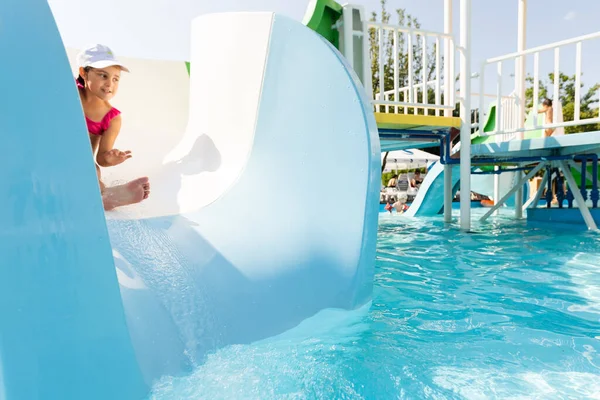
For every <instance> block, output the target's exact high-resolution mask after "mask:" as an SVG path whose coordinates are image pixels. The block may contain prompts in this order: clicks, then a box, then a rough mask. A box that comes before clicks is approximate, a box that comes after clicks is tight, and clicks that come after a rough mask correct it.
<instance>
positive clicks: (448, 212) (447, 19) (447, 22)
mask: <svg viewBox="0 0 600 400" xmlns="http://www.w3.org/2000/svg"><path fill="white" fill-rule="evenodd" d="M444 33H446V34H452V0H444ZM451 49H452V47H451V46H450V39H448V38H445V39H444V105H445V106H450V105H452V93H450V87H451V85H450V82H451V81H452V80H454V77H453V76H450V71H451V68H450V63H451V62H453V61H452V60H453V57H452V56H451V55H450V52H451V51H452V50H451ZM444 116H445V117H451V116H452V110H449V109H446V110H444ZM446 140H450V135H448V138H447V139H446ZM450 147H452V146H450ZM448 156H450V154H448ZM451 221H452V166H451V165H448V164H446V165H444V222H446V223H449V222H451Z"/></svg>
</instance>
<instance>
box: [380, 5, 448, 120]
mask: <svg viewBox="0 0 600 400" xmlns="http://www.w3.org/2000/svg"><path fill="white" fill-rule="evenodd" d="M380 3H381V11H380V13H379V14H378V13H377V12H375V11H373V12H372V13H371V21H373V22H380V23H384V24H389V23H390V18H391V14H390V13H389V12H388V11H387V10H386V4H387V0H380ZM396 18H397V24H398V25H400V26H405V27H409V28H414V29H420V28H421V24H420V23H419V21H418V19H417V18H416V17H415V16H413V15H412V14H410V13H408V12H407V11H406V9H404V8H399V9H397V10H396ZM392 23H393V22H392ZM397 35H398V36H397V38H396V44H397V48H398V53H399V54H398V66H397V68H398V87H406V86H408V67H409V55H408V51H407V50H408V49H407V46H408V44H407V41H408V39H407V36H408V35H407V34H405V33H402V32H400V33H397ZM369 43H370V56H371V71H372V83H373V92H374V93H377V92H379V88H380V86H381V82H382V81H383V83H384V88H385V90H386V91H388V90H391V89H393V88H394V32H391V31H386V32H385V33H384V35H383V46H382V48H381V49H380V48H379V47H380V46H379V37H378V35H377V30H376V29H375V28H371V29H369ZM411 48H412V54H413V59H412V71H413V84H418V83H421V82H423V69H424V68H425V69H426V79H427V81H430V80H432V79H433V77H434V74H435V61H436V60H435V54H436V47H435V44H430V45H428V49H427V53H428V54H427V65H423V57H422V54H423V43H422V37H421V36H420V35H414V36H413V41H412V43H411ZM380 52H383V54H384V60H385V62H384V66H383V79H380V76H379V75H380V74H379V72H380V71H379V67H380V64H379V54H380ZM440 63H443V59H442V57H440ZM441 75H442V73H441V71H440V79H441V78H442V76H441ZM440 96H441V98H442V99H443V94H442V93H440ZM398 97H399V98H398V100H396V99H395V96H393V95H392V96H390V100H391V101H408V99H404V94H403V93H399V94H398ZM421 97H422V90H420V91H419V93H418V97H417V98H419V99H421ZM427 101H428V103H435V90H433V88H429V89H428V90H427ZM380 107H381V108H382V109H381V110H380V111H383V107H384V106H380ZM402 112H403V109H400V113H402ZM407 113H409V114H412V113H414V110H413V109H412V108H409V109H407ZM417 113H418V114H423V113H424V110H423V109H419V110H418V112H417ZM430 113H431V114H432V115H433V110H431V112H430Z"/></svg>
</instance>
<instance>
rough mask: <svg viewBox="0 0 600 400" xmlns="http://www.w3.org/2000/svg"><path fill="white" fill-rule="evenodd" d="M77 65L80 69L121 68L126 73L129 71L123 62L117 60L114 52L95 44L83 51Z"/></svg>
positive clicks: (79, 55) (78, 57)
mask: <svg viewBox="0 0 600 400" xmlns="http://www.w3.org/2000/svg"><path fill="white" fill-rule="evenodd" d="M77 64H78V66H79V67H84V68H85V67H92V68H105V67H111V66H119V67H121V69H122V70H123V71H125V72H129V69H128V68H127V67H126V66H125V65H123V63H122V62H120V61H119V60H117V59H116V58H115V55H114V54H113V52H112V50H111V49H110V48H109V47H108V46H104V45H103V44H95V45H92V46H89V47H87V48H86V49H84V50H82V51H81V52H80V53H79V54H78V55H77Z"/></svg>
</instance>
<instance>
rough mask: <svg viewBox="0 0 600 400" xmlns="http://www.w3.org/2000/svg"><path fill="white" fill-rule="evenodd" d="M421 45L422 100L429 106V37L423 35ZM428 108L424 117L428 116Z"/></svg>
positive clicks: (424, 111) (425, 109)
mask: <svg viewBox="0 0 600 400" xmlns="http://www.w3.org/2000/svg"><path fill="white" fill-rule="evenodd" d="M421 43H422V46H423V70H422V71H421V73H422V74H421V76H422V77H421V79H422V80H423V92H422V93H423V95H422V96H421V100H422V102H423V105H425V106H427V100H428V99H427V97H428V96H427V82H428V81H429V79H428V76H427V72H429V71H428V68H427V36H426V35H421ZM427 111H428V110H427V107H424V108H423V115H427Z"/></svg>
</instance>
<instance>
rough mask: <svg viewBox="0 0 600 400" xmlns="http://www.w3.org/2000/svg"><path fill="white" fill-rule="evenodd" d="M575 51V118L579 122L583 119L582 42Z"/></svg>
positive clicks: (578, 43)
mask: <svg viewBox="0 0 600 400" xmlns="http://www.w3.org/2000/svg"><path fill="white" fill-rule="evenodd" d="M575 46H576V50H575V110H574V111H575V116H574V118H573V119H574V120H575V121H579V119H580V117H581V109H580V107H581V42H577V44H576V45H575Z"/></svg>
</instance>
